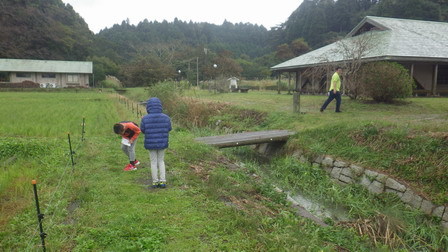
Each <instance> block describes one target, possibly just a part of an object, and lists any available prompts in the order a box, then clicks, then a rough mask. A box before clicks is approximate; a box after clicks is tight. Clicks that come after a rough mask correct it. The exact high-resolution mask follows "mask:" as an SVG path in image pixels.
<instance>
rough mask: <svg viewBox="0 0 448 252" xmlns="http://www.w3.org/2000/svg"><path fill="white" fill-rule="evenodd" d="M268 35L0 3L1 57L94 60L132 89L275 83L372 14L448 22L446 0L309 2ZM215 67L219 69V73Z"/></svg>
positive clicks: (59, 6) (11, 0)
mask: <svg viewBox="0 0 448 252" xmlns="http://www.w3.org/2000/svg"><path fill="white" fill-rule="evenodd" d="M291 13H292V14H291V15H290V17H289V18H288V19H287V20H285V22H284V23H283V24H281V25H279V26H278V27H272V28H270V29H269V30H268V29H266V28H265V27H263V26H259V25H253V24H250V23H237V24H233V23H230V22H227V21H225V22H223V24H221V25H214V24H209V23H194V22H191V21H190V22H184V21H181V20H178V19H175V20H174V21H172V22H168V21H163V22H157V21H148V20H146V19H145V20H143V21H141V22H140V23H139V24H137V25H131V24H130V23H129V21H128V20H124V21H123V22H122V23H121V24H116V25H114V26H113V27H111V28H107V29H104V30H102V31H100V32H99V33H98V34H93V33H92V32H91V31H90V30H89V29H88V26H87V24H86V23H85V22H84V20H83V19H82V17H80V16H79V14H77V13H76V12H75V11H74V10H73V8H72V6H70V5H69V4H64V3H63V2H62V1H61V0H2V1H1V2H0V57H2V58H28V59H58V60H91V61H93V62H94V73H95V80H96V81H101V80H102V79H104V78H105V76H106V75H115V76H118V77H119V78H120V79H122V80H123V81H124V83H125V84H126V85H127V86H142V85H150V84H152V83H155V82H158V81H163V80H166V79H179V78H182V79H189V80H190V81H191V82H193V83H195V79H196V72H198V73H200V74H199V78H200V80H208V79H211V78H214V77H217V76H218V75H223V76H238V77H242V78H247V79H255V78H265V77H269V76H270V74H271V72H270V71H269V67H271V66H273V65H275V64H277V63H280V62H282V61H284V60H287V59H290V58H293V57H295V56H298V55H301V54H303V53H306V52H308V51H310V50H312V49H316V48H318V47H321V46H324V45H326V44H328V43H331V42H334V41H336V40H338V39H340V38H341V37H343V36H345V35H346V34H347V33H348V32H349V31H350V30H351V29H353V28H354V27H355V26H356V24H357V23H359V21H361V20H362V18H364V17H365V16H366V15H372V16H385V17H396V18H411V19H420V20H431V21H447V20H448V1H446V0H400V1H397V0H304V1H303V2H302V3H301V4H300V6H298V8H297V9H296V10H291ZM213 65H216V66H217V67H216V68H214V67H213Z"/></svg>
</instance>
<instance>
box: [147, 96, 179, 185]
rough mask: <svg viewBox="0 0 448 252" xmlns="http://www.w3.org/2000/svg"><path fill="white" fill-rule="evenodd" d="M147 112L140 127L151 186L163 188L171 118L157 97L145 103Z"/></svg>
mask: <svg viewBox="0 0 448 252" xmlns="http://www.w3.org/2000/svg"><path fill="white" fill-rule="evenodd" d="M146 111H147V112H148V114H147V115H145V116H144V117H143V118H142V122H141V124H140V129H141V131H142V133H143V134H145V149H147V150H149V159H150V161H151V177H152V188H157V187H159V188H165V187H166V177H165V160H164V159H165V149H166V148H168V138H169V132H170V131H171V119H170V117H169V116H167V115H166V114H164V113H163V112H162V103H161V102H160V100H159V98H156V97H153V98H151V99H149V100H148V102H147V103H146Z"/></svg>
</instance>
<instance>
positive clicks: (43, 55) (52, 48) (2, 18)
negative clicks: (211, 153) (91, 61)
mask: <svg viewBox="0 0 448 252" xmlns="http://www.w3.org/2000/svg"><path fill="white" fill-rule="evenodd" d="M93 39H94V34H93V33H92V32H91V31H90V30H89V28H88V26H87V24H86V22H85V21H84V20H83V19H82V18H81V17H80V16H79V14H77V13H76V12H75V11H74V10H73V8H72V6H70V5H69V4H67V5H65V4H64V3H63V2H62V1H61V0H37V1H36V0H2V1H0V58H23V59H54V60H84V59H86V57H87V56H89V54H90V52H89V49H90V47H91V45H92V41H93Z"/></svg>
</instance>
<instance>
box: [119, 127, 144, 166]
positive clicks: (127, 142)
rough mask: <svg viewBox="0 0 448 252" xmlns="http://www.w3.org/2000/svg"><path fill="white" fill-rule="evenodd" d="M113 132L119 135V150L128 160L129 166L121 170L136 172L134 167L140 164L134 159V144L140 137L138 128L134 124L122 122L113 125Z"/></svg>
mask: <svg viewBox="0 0 448 252" xmlns="http://www.w3.org/2000/svg"><path fill="white" fill-rule="evenodd" d="M114 132H115V133H116V134H118V135H121V137H122V139H121V149H122V150H123V152H124V154H126V156H128V158H129V164H127V165H126V166H125V167H124V169H123V170H124V171H134V170H137V167H135V166H137V165H139V164H140V162H139V161H138V160H137V159H135V143H136V142H137V137H138V135H140V132H141V130H140V128H139V127H138V125H137V124H136V123H134V122H130V121H122V122H119V123H116V124H114Z"/></svg>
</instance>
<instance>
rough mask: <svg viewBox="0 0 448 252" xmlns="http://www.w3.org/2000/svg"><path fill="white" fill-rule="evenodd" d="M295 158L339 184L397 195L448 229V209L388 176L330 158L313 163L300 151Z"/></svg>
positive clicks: (375, 192)
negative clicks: (357, 185) (439, 219)
mask: <svg viewBox="0 0 448 252" xmlns="http://www.w3.org/2000/svg"><path fill="white" fill-rule="evenodd" d="M293 156H295V157H296V158H298V159H299V160H300V161H301V162H304V163H311V164H312V165H313V166H315V167H319V168H323V169H324V170H325V171H326V172H327V173H328V174H329V175H330V176H331V178H333V179H334V180H336V181H337V182H339V183H343V184H353V183H356V184H360V185H362V186H364V187H365V188H367V190H369V191H370V192H371V193H374V194H380V193H385V192H387V193H393V194H396V195H397V196H398V197H399V198H400V199H401V200H402V201H403V202H404V203H406V204H408V205H409V206H411V207H413V208H415V209H419V210H421V211H422V212H424V213H425V214H428V215H433V216H436V217H439V218H441V219H442V226H443V228H444V229H448V207H446V206H438V205H435V204H433V203H432V202H431V201H429V200H427V199H425V198H423V197H421V196H420V195H418V194H417V193H416V192H415V191H413V190H412V189H411V188H410V187H409V186H407V185H405V184H403V183H400V182H398V181H397V180H395V179H393V178H392V177H390V176H388V175H385V174H382V173H379V172H376V171H372V170H368V169H365V168H363V167H360V166H357V165H354V164H349V163H346V162H344V161H340V160H337V159H333V158H332V157H330V156H319V157H317V158H316V159H315V160H313V161H311V162H310V161H309V160H308V159H307V158H306V157H305V156H303V155H302V154H301V152H300V151H298V152H296V153H294V154H293Z"/></svg>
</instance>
